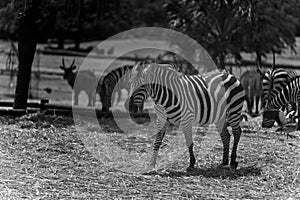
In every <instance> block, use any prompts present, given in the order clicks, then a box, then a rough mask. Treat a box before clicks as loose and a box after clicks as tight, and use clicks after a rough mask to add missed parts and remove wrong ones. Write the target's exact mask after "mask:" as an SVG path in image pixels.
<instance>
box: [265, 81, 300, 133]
mask: <svg viewBox="0 0 300 200" xmlns="http://www.w3.org/2000/svg"><path fill="white" fill-rule="evenodd" d="M288 102H297V107H298V113H299V110H300V76H296V77H294V78H293V79H291V80H290V82H289V83H288V84H287V85H286V86H285V87H283V88H282V89H281V90H280V91H279V92H277V93H272V94H271V95H270V96H269V98H268V100H267V104H266V111H265V112H264V118H266V119H265V121H266V120H273V121H274V120H276V121H277V122H279V124H282V122H284V119H285V118H284V119H282V117H281V116H280V113H281V112H280V108H282V107H284V106H285V105H286V104H287V103H288ZM264 123H266V122H264V120H263V125H265V124H264ZM267 125H268V124H267ZM297 130H300V117H299V115H298V127H297Z"/></svg>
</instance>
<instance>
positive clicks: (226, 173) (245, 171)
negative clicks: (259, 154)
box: [144, 165, 262, 179]
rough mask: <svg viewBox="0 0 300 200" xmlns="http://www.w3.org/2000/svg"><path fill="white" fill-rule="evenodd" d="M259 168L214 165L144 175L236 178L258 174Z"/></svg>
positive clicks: (259, 173)
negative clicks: (234, 167) (233, 167)
mask: <svg viewBox="0 0 300 200" xmlns="http://www.w3.org/2000/svg"><path fill="white" fill-rule="evenodd" d="M261 172H262V170H261V168H258V167H257V166H254V165H253V166H248V167H241V168H238V169H236V170H234V169H231V168H229V167H221V166H214V167H212V168H201V169H200V168H195V169H194V170H193V171H175V170H165V171H153V172H149V173H144V174H145V175H159V176H162V177H172V178H176V177H183V176H204V177H206V178H218V179H228V178H229V179H237V178H238V177H243V176H260V175H261Z"/></svg>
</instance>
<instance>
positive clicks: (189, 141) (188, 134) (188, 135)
mask: <svg viewBox="0 0 300 200" xmlns="http://www.w3.org/2000/svg"><path fill="white" fill-rule="evenodd" d="M182 128H183V131H184V136H185V142H186V146H187V147H188V150H189V155H190V165H189V167H188V168H187V171H191V170H193V169H194V167H195V163H196V159H195V155H194V150H193V147H194V144H193V135H192V124H190V123H186V124H182Z"/></svg>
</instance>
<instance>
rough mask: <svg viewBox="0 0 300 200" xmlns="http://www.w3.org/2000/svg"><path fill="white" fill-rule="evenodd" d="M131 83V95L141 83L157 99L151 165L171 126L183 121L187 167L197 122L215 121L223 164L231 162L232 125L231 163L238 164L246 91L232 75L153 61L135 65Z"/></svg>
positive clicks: (191, 158) (192, 155)
mask: <svg viewBox="0 0 300 200" xmlns="http://www.w3.org/2000/svg"><path fill="white" fill-rule="evenodd" d="M130 85H131V88H130V93H129V94H130V97H132V98H133V99H135V97H134V95H135V94H137V92H139V91H140V87H141V86H142V87H144V88H145V90H146V92H147V93H148V95H149V96H150V97H151V98H152V100H153V101H154V102H155V106H154V109H155V112H156V114H157V132H158V133H157V134H156V139H155V142H154V145H153V150H154V151H153V154H152V156H151V160H150V165H149V167H150V168H154V167H155V164H156V160H157V156H158V150H159V148H160V146H161V144H162V140H163V138H164V135H165V133H166V130H167V128H168V126H169V125H171V124H172V125H181V127H182V129H183V132H184V135H185V139H186V145H187V147H188V150H189V155H190V165H189V167H188V168H187V170H192V169H193V168H194V165H195V162H196V160H195V156H194V153H193V141H192V125H193V124H196V123H197V124H199V125H205V124H212V123H214V124H216V127H217V129H218V131H219V133H220V135H221V139H222V142H223V160H222V165H228V164H229V143H230V134H229V132H228V130H227V124H229V125H230V126H231V127H232V130H233V135H234V142H233V147H232V153H231V162H230V166H231V167H232V168H236V167H237V165H238V162H236V156H237V147H238V143H239V140H240V135H241V128H240V121H241V111H242V107H243V101H244V96H245V93H244V90H243V87H242V86H241V84H240V82H239V81H238V80H237V79H236V78H235V77H234V76H233V75H231V74H228V73H224V72H220V71H214V72H211V73H208V74H206V76H200V75H192V76H190V75H183V74H182V73H180V72H178V71H177V70H175V69H173V68H171V67H162V66H160V65H158V64H156V63H152V64H143V65H136V66H135V67H134V68H133V70H132V74H131V77H130ZM142 93H143V92H141V94H142ZM133 94H134V95H133ZM134 102H135V101H134ZM135 103H136V102H135Z"/></svg>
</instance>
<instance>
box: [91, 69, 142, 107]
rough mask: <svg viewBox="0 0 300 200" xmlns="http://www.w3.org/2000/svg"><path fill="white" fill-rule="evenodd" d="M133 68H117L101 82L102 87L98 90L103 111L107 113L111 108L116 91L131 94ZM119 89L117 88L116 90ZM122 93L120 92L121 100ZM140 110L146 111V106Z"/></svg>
mask: <svg viewBox="0 0 300 200" xmlns="http://www.w3.org/2000/svg"><path fill="white" fill-rule="evenodd" d="M132 68H133V65H125V66H122V67H119V68H116V69H114V70H112V71H111V72H109V73H108V74H107V75H106V76H105V77H104V78H103V80H102V81H101V84H100V86H98V87H101V89H100V88H98V89H97V90H98V91H99V90H100V91H99V92H98V93H99V94H100V98H101V103H102V111H104V112H106V111H108V110H109V108H110V107H111V102H112V96H114V94H113V92H114V91H121V89H126V90H127V91H128V92H129V89H130V85H129V82H128V80H129V77H128V76H129V75H130V72H131V70H132ZM116 87H117V88H116ZM120 95H121V93H120V92H119V95H118V96H119V98H120ZM138 109H139V110H141V111H142V110H143V109H144V105H141V106H140V107H139V108H138Z"/></svg>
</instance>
